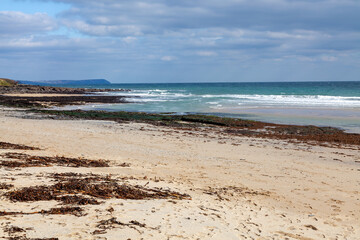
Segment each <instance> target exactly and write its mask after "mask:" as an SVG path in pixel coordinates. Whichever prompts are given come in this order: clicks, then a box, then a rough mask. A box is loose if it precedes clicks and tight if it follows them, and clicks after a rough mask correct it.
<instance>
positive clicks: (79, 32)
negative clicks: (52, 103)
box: [0, 0, 360, 83]
mask: <svg viewBox="0 0 360 240" xmlns="http://www.w3.org/2000/svg"><path fill="white" fill-rule="evenodd" d="M0 77H7V78H11V79H16V80H61V79H71V80H75V79H90V78H92V79H93V78H105V79H107V80H109V81H111V82H114V83H137V82H141V83H147V82H149V83H150V82H253V81H260V82H264V81H360V1H359V0H178V1H176V0H148V1H146V0H143V1H139V0H0Z"/></svg>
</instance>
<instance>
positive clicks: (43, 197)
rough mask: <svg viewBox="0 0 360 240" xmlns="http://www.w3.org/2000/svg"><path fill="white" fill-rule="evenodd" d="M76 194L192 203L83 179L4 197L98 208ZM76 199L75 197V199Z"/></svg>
mask: <svg viewBox="0 0 360 240" xmlns="http://www.w3.org/2000/svg"><path fill="white" fill-rule="evenodd" d="M78 194H81V195H85V196H89V197H93V198H99V199H109V198H118V199H133V200H142V199H191V197H190V196H189V195H187V194H181V193H178V192H174V191H170V190H162V189H155V188H153V189H151V188H145V187H143V186H139V185H136V186H132V185H128V184H126V183H122V184H119V183H118V182H117V181H116V180H115V179H112V178H110V177H109V176H106V177H102V178H101V177H99V176H95V177H94V176H91V177H85V178H71V177H70V178H66V177H63V178H58V182H57V183H55V184H53V185H48V186H47V185H41V186H32V187H24V188H21V189H17V190H14V191H9V192H7V193H5V196H6V197H7V198H9V199H10V200H12V201H19V202H29V201H50V200H56V201H61V202H62V203H63V204H75V203H76V204H79V205H84V204H98V201H97V200H96V199H92V198H86V197H84V196H83V197H80V196H81V195H80V196H78ZM74 195H76V196H74Z"/></svg>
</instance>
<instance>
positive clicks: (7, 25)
mask: <svg viewBox="0 0 360 240" xmlns="http://www.w3.org/2000/svg"><path fill="white" fill-rule="evenodd" d="M56 28H57V24H56V22H55V20H54V19H52V18H51V17H50V16H48V15H47V14H46V13H35V14H26V13H22V12H14V11H0V35H1V36H24V35H27V34H38V33H44V32H49V31H53V30H55V29H56Z"/></svg>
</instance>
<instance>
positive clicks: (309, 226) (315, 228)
mask: <svg viewBox="0 0 360 240" xmlns="http://www.w3.org/2000/svg"><path fill="white" fill-rule="evenodd" d="M305 227H307V228H310V229H312V230H314V231H317V230H318V229H317V227H315V226H314V225H311V224H308V225H305Z"/></svg>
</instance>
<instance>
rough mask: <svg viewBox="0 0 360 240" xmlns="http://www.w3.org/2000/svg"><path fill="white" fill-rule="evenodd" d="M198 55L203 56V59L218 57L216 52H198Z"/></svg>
mask: <svg viewBox="0 0 360 240" xmlns="http://www.w3.org/2000/svg"><path fill="white" fill-rule="evenodd" d="M196 54H197V55H199V56H202V57H213V56H217V53H216V52H212V51H198V52H196Z"/></svg>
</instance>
